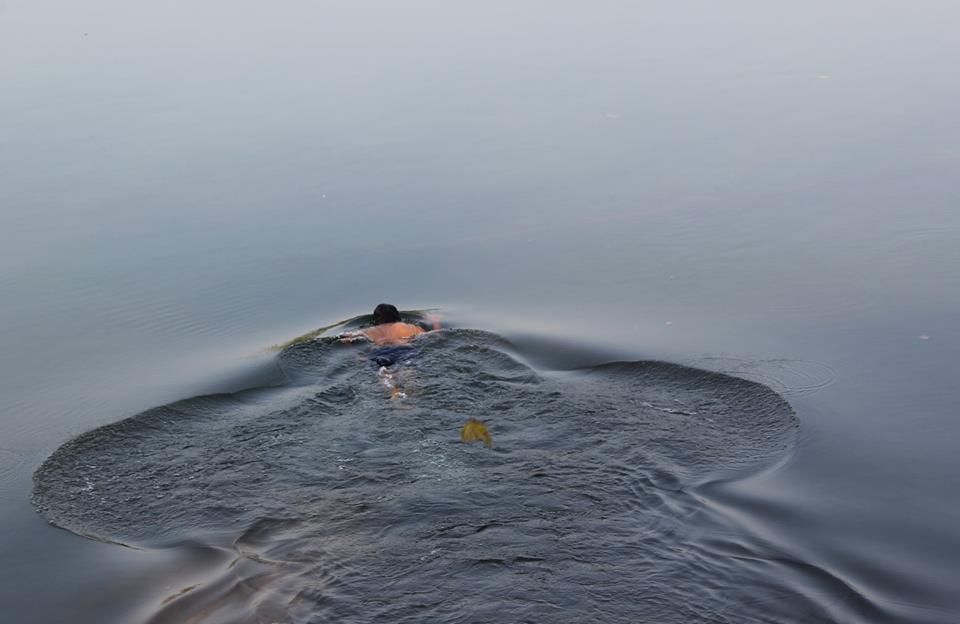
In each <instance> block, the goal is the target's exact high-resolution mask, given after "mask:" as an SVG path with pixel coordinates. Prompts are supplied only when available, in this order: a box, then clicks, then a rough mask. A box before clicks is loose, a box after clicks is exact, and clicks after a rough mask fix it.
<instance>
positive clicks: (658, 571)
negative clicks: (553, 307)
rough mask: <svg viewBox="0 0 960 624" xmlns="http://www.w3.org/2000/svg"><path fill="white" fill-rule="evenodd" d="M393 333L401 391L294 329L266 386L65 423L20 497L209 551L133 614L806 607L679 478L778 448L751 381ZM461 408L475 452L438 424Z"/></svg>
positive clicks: (776, 416) (57, 517) (133, 539)
mask: <svg viewBox="0 0 960 624" xmlns="http://www.w3.org/2000/svg"><path fill="white" fill-rule="evenodd" d="M416 342H417V345H416V346H417V351H416V352H415V353H416V355H415V356H413V360H412V361H411V362H410V363H409V364H407V365H396V367H399V368H400V370H398V371H396V372H395V373H394V374H396V375H398V376H400V375H403V376H404V378H405V379H407V380H408V384H407V385H406V386H405V387H406V390H407V392H408V394H409V396H408V397H407V398H406V399H401V400H398V399H391V398H389V393H388V392H387V391H385V389H384V388H382V387H381V384H380V383H379V381H378V374H377V368H378V365H377V364H376V363H373V362H371V361H369V359H368V358H369V354H368V353H366V351H367V350H369V347H367V348H363V347H356V346H352V345H350V346H348V345H344V344H339V343H336V342H331V341H329V340H326V339H320V340H316V341H306V342H300V343H298V344H295V345H293V346H291V347H288V348H287V349H286V350H285V351H283V352H282V353H281V354H280V356H279V360H278V362H279V366H280V367H281V368H282V369H283V371H284V374H285V375H286V376H287V377H288V379H289V380H290V382H289V383H288V384H285V385H282V386H275V387H266V388H259V389H254V390H247V391H243V392H239V393H234V394H225V395H211V396H204V397H198V398H194V399H188V400H185V401H180V402H177V403H173V404H170V405H167V406H164V407H160V408H156V409H153V410H149V411H147V412H145V413H143V414H140V415H138V416H136V417H133V418H130V419H127V420H124V421H121V422H119V423H116V424H113V425H108V426H106V427H103V428H100V429H96V430H94V431H92V432H90V433H87V434H84V435H82V436H80V437H79V438H77V439H75V440H73V441H71V442H69V443H68V444H66V445H65V446H63V447H62V448H60V449H59V450H58V451H56V452H55V453H54V454H53V456H52V457H51V458H50V459H49V460H47V462H46V463H45V464H44V465H43V466H42V467H41V468H40V470H39V471H38V472H37V475H36V491H35V498H34V500H35V503H36V504H37V506H38V507H39V508H40V510H41V512H42V513H43V514H44V515H45V516H46V517H47V518H48V519H49V520H50V521H51V522H53V523H54V524H56V525H58V526H61V527H64V528H68V529H70V530H71V531H75V532H77V533H80V534H82V535H86V536H89V537H94V538H96V539H100V540H106V541H110V542H117V543H123V544H127V545H130V546H133V547H136V548H148V549H156V548H161V549H176V550H182V551H184V553H185V554H184V555H183V556H184V557H193V556H196V555H195V553H196V552H197V551H210V552H220V553H224V554H225V555H228V556H224V557H223V558H222V559H221V563H220V565H219V569H214V570H212V571H211V573H210V574H209V576H208V577H207V578H204V579H203V580H202V581H196V580H192V581H191V582H190V583H189V584H184V586H182V587H181V586H177V588H176V591H173V592H171V593H170V595H168V596H167V597H166V598H165V599H164V600H163V601H162V603H161V604H159V605H156V606H155V607H152V608H151V609H153V611H154V612H153V613H152V614H150V616H149V619H150V621H153V622H171V623H172V622H183V621H196V622H201V621H202V622H235V621H264V622H269V621H274V619H277V620H282V621H296V622H307V621H315V620H316V619H317V618H319V619H323V620H336V621H384V622H406V621H409V622H419V621H423V620H424V619H428V620H430V621H437V622H441V621H470V622H481V621H492V620H496V619H498V618H499V617H501V616H502V615H503V614H504V613H505V612H509V613H513V614H514V615H516V616H517V617H518V618H519V619H521V620H524V621H538V622H548V621H558V620H557V618H560V620H563V621H579V622H587V621H597V622H600V621H604V622H607V621H616V620H624V621H636V619H637V618H641V619H649V618H654V619H657V620H658V621H669V622H689V621H691V620H692V619H698V618H699V619H726V620H731V621H733V620H736V621H743V622H747V621H758V622H759V621H769V617H770V616H771V614H774V613H780V614H782V615H786V614H790V613H796V612H798V611H803V612H809V613H815V612H818V610H822V609H823V607H821V606H818V601H821V600H823V597H824V595H823V594H822V593H812V594H809V595H807V594H798V593H796V592H794V591H793V590H792V589H791V582H792V581H791V580H790V577H788V576H784V577H781V576H779V573H778V570H779V568H780V566H779V565H777V564H776V562H771V561H769V560H767V559H765V558H764V557H762V556H761V555H758V554H757V550H758V548H759V546H758V545H756V544H752V543H751V542H750V537H749V536H741V537H740V538H739V539H738V541H736V542H735V543H732V544H731V543H729V542H728V540H727V539H726V538H723V537H721V536H720V535H718V534H717V532H719V531H722V530H723V525H722V518H720V517H718V516H716V514H712V513H710V512H709V511H708V509H707V508H705V507H704V506H703V505H702V504H701V502H700V501H699V499H698V496H697V495H696V494H695V493H694V491H693V488H694V487H695V486H696V485H697V484H698V483H700V482H703V481H705V480H711V479H718V478H721V477H725V476H728V475H730V474H732V473H733V472H734V471H741V472H742V471H743V470H745V469H747V468H759V467H762V466H763V465H764V463H765V462H769V461H771V460H773V459H775V458H777V457H782V456H783V455H784V453H786V452H788V450H789V449H790V448H791V447H792V445H793V441H794V438H795V432H796V428H797V421H796V419H795V417H794V415H793V412H792V410H791V408H790V406H789V405H787V403H785V402H784V401H783V400H782V399H781V398H780V397H779V396H778V395H776V394H775V393H773V392H772V391H770V390H769V389H768V388H766V387H764V386H762V385H759V384H756V383H753V382H749V381H745V380H742V379H737V378H734V377H727V376H723V375H718V374H715V373H708V372H705V371H700V370H696V369H691V368H685V367H681V366H677V365H672V364H664V363H658V362H618V363H612V364H606V365H600V366H592V367H587V368H578V369H574V370H571V371H568V372H553V373H550V372H546V371H543V370H537V369H534V368H531V367H529V366H527V365H524V364H522V363H521V361H520V360H518V359H517V356H516V355H513V354H514V353H515V350H514V348H513V347H512V346H511V345H510V343H508V342H507V341H505V340H503V339H502V338H499V337H498V336H496V335H494V334H490V333H486V332H480V331H472V330H444V331H441V332H436V333H431V334H426V335H423V336H421V337H420V338H418V339H417V341H416ZM517 355H520V356H522V355H523V354H517ZM540 355H541V357H542V356H543V353H541V354H540ZM472 417H477V418H483V419H484V420H486V422H487V423H488V425H489V426H490V427H491V429H492V430H493V431H494V432H495V435H496V441H497V444H496V446H495V447H494V448H493V449H486V448H484V447H482V446H470V445H465V444H462V443H460V442H459V440H458V429H459V426H460V425H461V424H462V423H463V422H464V421H465V420H467V419H468V418H472ZM706 536H709V539H705V537H706ZM730 548H734V549H735V550H736V556H733V557H731V556H729V554H730V553H729V552H728V551H729V550H730ZM754 559H757V560H762V561H765V562H766V563H765V565H764V566H760V567H758V566H757V565H756V564H754V563H751V561H752V560H754ZM808 567H812V566H808ZM822 582H823V584H824V588H823V591H834V590H835V589H833V588H831V583H832V582H831V581H830V579H825V580H822ZM691 596H697V600H695V601H692V600H691V599H690V598H691ZM758 603H765V606H764V610H763V613H759V612H757V610H756V608H757V604H758Z"/></svg>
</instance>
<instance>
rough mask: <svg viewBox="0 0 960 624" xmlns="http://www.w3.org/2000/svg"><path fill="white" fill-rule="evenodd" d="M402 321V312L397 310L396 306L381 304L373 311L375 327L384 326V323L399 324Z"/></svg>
mask: <svg viewBox="0 0 960 624" xmlns="http://www.w3.org/2000/svg"><path fill="white" fill-rule="evenodd" d="M400 320H401V319H400V312H399V311H398V310H397V308H396V306H392V305H390V304H389V303H381V304H380V305H378V306H377V307H376V309H375V310H374V311H373V324H374V325H383V324H384V323H399V322H400Z"/></svg>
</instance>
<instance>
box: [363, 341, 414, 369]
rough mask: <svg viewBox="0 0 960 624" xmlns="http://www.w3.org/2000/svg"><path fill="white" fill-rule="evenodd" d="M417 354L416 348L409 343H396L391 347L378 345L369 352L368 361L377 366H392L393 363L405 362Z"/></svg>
mask: <svg viewBox="0 0 960 624" xmlns="http://www.w3.org/2000/svg"><path fill="white" fill-rule="evenodd" d="M416 355H417V350H416V349H414V348H413V347H411V346H410V345H396V346H392V347H380V348H379V349H374V351H373V353H371V354H370V361H371V362H373V363H374V364H376V365H377V366H393V365H394V364H400V363H404V364H406V363H407V362H409V361H410V360H412V359H413V358H414V357H416Z"/></svg>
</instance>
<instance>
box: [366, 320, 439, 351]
mask: <svg viewBox="0 0 960 624" xmlns="http://www.w3.org/2000/svg"><path fill="white" fill-rule="evenodd" d="M363 333H364V335H365V336H366V337H367V338H369V339H370V341H371V342H373V343H374V344H378V345H392V344H399V343H402V342H406V341H408V340H410V339H411V338H413V337H414V336H416V335H418V334H422V333H424V330H423V329H422V328H420V327H418V326H416V325H411V324H410V323H403V322H397V323H384V324H383V325H374V326H373V327H368V328H367V329H365V330H363Z"/></svg>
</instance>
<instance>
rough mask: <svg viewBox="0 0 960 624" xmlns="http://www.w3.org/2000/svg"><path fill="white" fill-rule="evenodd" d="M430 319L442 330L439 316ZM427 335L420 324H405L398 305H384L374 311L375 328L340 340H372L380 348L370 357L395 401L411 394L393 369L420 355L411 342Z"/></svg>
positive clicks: (355, 332) (353, 333) (436, 327)
mask: <svg viewBox="0 0 960 624" xmlns="http://www.w3.org/2000/svg"><path fill="white" fill-rule="evenodd" d="M430 320H431V321H432V324H433V329H435V330H436V329H440V317H439V316H432V317H431V319H430ZM424 333H426V330H425V329H423V328H422V327H420V326H419V325H414V324H412V323H405V322H403V319H402V318H401V317H400V311H399V310H397V308H396V306H392V305H390V304H389V303H381V304H380V305H378V306H377V307H376V309H375V310H374V311H373V327H367V328H366V329H362V330H359V331H354V332H349V333H347V334H344V335H343V336H341V337H340V341H341V342H356V341H357V340H369V341H370V342H372V343H373V344H375V345H376V346H377V347H379V348H378V349H376V350H374V351H373V353H371V354H370V361H372V362H373V363H374V364H375V365H376V366H377V368H378V373H377V376H378V377H379V378H380V381H381V383H383V385H384V386H386V388H387V389H389V390H390V397H391V398H393V399H405V398H406V397H407V392H406V391H405V390H404V389H403V388H402V387H401V384H400V383H399V381H398V380H397V379H396V378H395V377H394V374H393V373H392V372H391V370H390V368H391V367H392V366H394V365H395V364H406V363H409V362H410V361H411V360H412V359H413V358H414V357H415V356H416V354H417V351H416V349H414V348H413V347H412V346H410V345H409V344H408V343H409V342H410V341H412V340H413V339H414V338H416V337H417V336H419V335H420V334H424Z"/></svg>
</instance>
